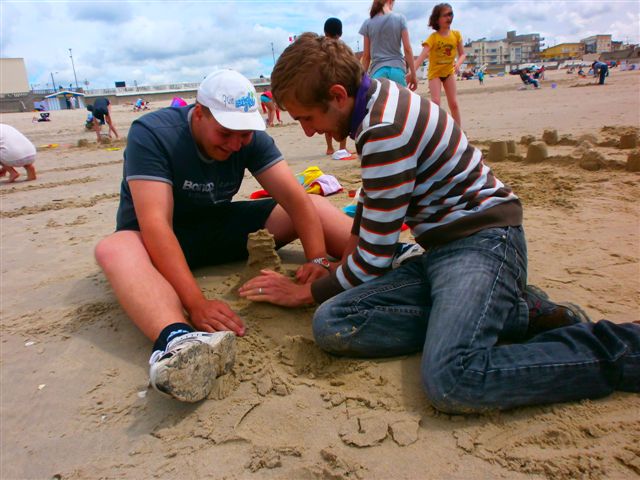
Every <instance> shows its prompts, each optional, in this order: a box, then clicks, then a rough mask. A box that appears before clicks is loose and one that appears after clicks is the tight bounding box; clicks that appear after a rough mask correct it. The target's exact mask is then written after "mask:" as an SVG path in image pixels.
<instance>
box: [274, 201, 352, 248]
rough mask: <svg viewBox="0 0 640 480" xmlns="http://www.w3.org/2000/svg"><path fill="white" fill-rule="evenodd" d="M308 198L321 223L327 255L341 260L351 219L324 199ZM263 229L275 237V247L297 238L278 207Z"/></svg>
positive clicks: (293, 229) (289, 219) (287, 218)
mask: <svg viewBox="0 0 640 480" xmlns="http://www.w3.org/2000/svg"><path fill="white" fill-rule="evenodd" d="M309 198H310V199H311V201H312V202H313V206H314V207H315V209H316V212H317V214H318V218H320V222H321V223H322V229H323V230H324V242H325V245H326V247H327V253H328V254H329V255H331V256H332V257H334V258H342V254H343V252H344V249H345V247H346V245H347V242H348V240H349V237H350V236H351V225H352V224H353V219H351V218H350V217H348V216H347V215H345V214H344V213H343V212H342V211H340V210H338V209H337V208H336V207H334V206H333V205H331V203H329V201H328V200H327V199H326V198H324V197H320V196H318V195H309ZM265 227H266V228H267V230H269V232H271V234H272V235H273V236H274V237H275V241H276V244H277V245H286V244H287V243H290V242H292V241H293V240H295V239H296V238H298V234H297V233H296V231H295V228H294V226H293V222H292V221H291V218H290V217H289V215H288V214H287V212H285V210H284V208H282V207H281V206H280V205H277V206H276V208H274V209H273V211H272V212H271V215H269V218H268V219H267V223H266V224H265Z"/></svg>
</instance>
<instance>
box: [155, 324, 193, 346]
mask: <svg viewBox="0 0 640 480" xmlns="http://www.w3.org/2000/svg"><path fill="white" fill-rule="evenodd" d="M191 332H195V330H194V329H193V328H192V327H191V325H189V324H188V323H183V322H178V323H172V324H171V325H167V326H166V327H164V328H163V329H162V331H161V332H160V335H158V339H157V340H156V342H155V343H154V344H153V350H152V352H155V351H156V350H161V351H163V352H164V349H165V348H167V343H169V342H170V341H171V340H173V339H174V338H176V337H179V336H180V335H184V334H185V333H191Z"/></svg>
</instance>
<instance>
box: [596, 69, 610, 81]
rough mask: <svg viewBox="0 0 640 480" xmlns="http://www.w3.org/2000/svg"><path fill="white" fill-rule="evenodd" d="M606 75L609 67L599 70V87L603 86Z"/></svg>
mask: <svg viewBox="0 0 640 480" xmlns="http://www.w3.org/2000/svg"><path fill="white" fill-rule="evenodd" d="M608 73H609V67H607V66H604V67H601V68H600V79H599V82H598V83H599V84H600V85H604V78H605V77H606V76H607V74H608Z"/></svg>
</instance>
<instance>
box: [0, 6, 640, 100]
mask: <svg viewBox="0 0 640 480" xmlns="http://www.w3.org/2000/svg"><path fill="white" fill-rule="evenodd" d="M451 3H452V5H453V8H454V12H455V15H456V16H455V19H454V28H456V29H458V30H461V31H462V33H463V36H464V38H465V40H466V39H472V40H474V39H478V38H481V37H487V38H491V39H498V38H504V37H505V36H506V32H507V30H517V32H518V33H540V34H541V35H543V36H545V37H547V38H548V44H550V43H560V42H563V41H578V40H580V39H581V38H584V37H586V36H588V35H592V34H595V33H612V34H613V36H614V39H615V40H629V41H631V42H638V41H639V40H640V39H639V38H638V37H639V36H640V33H639V32H638V22H639V21H640V16H639V12H638V2H637V1H636V0H631V1H616V2H594V1H582V0H575V1H550V0H540V1H511V2H501V1H459V2H451ZM434 4H435V2H432V1H429V2H427V1H423V0H413V1H409V0H397V2H396V4H395V10H396V11H398V12H400V13H403V14H404V15H405V16H406V17H407V20H408V25H409V32H410V36H411V40H412V45H413V49H414V52H418V51H419V50H420V49H421V46H420V43H421V41H422V40H424V39H425V38H426V37H427V36H428V35H429V34H430V33H431V31H430V29H429V28H428V25H427V23H428V18H429V15H430V13H431V9H432V8H433V5H434ZM369 7H370V2H369V1H366V0H362V1H360V0H356V1H344V0H342V1H339V0H325V1H323V0H318V1H301V0H298V1H296V0H291V1H285V0H272V1H269V2H266V1H240V0H238V1H226V0H223V1H215V2H214V1H185V2H159V1H149V2H141V1H131V2H125V1H111V2H109V1H100V2H98V1H92V2H85V1H81V2H78V1H69V2H66V3H65V2H55V3H46V2H35V1H33V2H15V3H7V2H0V22H1V24H0V53H1V54H2V56H7V57H23V58H24V59H25V63H26V65H27V69H28V74H29V79H30V82H31V83H37V84H40V88H44V87H45V86H46V84H47V83H49V84H50V83H51V78H50V76H51V75H50V74H51V73H52V72H53V73H54V77H55V81H56V83H57V84H58V83H60V84H63V85H68V84H69V83H70V82H74V79H73V71H72V69H71V61H70V59H69V50H68V49H69V48H72V49H73V57H74V61H75V67H76V72H77V75H78V81H79V82H84V80H85V79H88V80H89V82H90V88H101V87H112V86H113V82H114V81H116V80H125V81H126V82H127V83H128V84H133V81H134V80H135V81H137V82H138V84H140V85H142V84H149V83H153V82H156V81H161V82H163V83H164V82H182V81H199V80H201V79H202V78H203V76H204V75H206V74H207V73H209V72H210V71H212V70H213V69H215V68H220V67H231V68H236V69H238V70H240V71H241V72H242V73H244V74H245V75H247V76H258V75H260V74H264V75H269V74H270V72H271V69H272V68H273V57H272V52H271V44H272V43H273V49H274V51H275V55H276V57H277V56H278V55H279V54H280V53H282V51H283V50H284V49H285V48H286V47H287V45H288V44H289V42H288V36H289V34H291V33H293V34H298V33H301V32H304V31H314V32H318V33H322V27H323V25H324V21H325V20H326V19H327V18H328V17H331V16H335V17H338V18H340V19H341V20H342V22H343V37H342V39H343V40H344V41H345V42H346V43H347V44H348V45H349V46H350V47H351V48H352V49H354V50H355V49H356V48H357V47H358V46H359V47H360V48H362V37H361V36H360V35H359V34H358V31H359V29H360V26H361V25H362V22H363V21H364V20H365V19H366V18H368V16H369ZM56 72H57V73H56Z"/></svg>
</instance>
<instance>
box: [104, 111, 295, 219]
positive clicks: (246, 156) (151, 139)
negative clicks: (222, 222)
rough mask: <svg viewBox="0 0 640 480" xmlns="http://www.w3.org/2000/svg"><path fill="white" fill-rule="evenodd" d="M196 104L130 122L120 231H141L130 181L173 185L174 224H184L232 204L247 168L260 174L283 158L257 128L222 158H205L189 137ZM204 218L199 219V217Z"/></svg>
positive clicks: (121, 190)
mask: <svg viewBox="0 0 640 480" xmlns="http://www.w3.org/2000/svg"><path fill="white" fill-rule="evenodd" d="M192 108H193V105H189V106H187V107H180V108H172V107H169V108H164V109H162V110H158V111H156V112H152V113H148V114H146V115H144V116H142V117H140V118H139V119H138V120H136V121H135V122H133V123H132V124H131V128H130V129H129V135H128V137H127V148H126V150H125V152H124V174H123V180H122V185H121V187H120V206H119V207H118V214H117V222H116V223H117V224H116V229H117V230H139V229H140V227H139V225H138V220H137V218H136V213H135V210H134V207H133V200H132V198H131V191H130V190H129V184H128V183H127V182H128V181H130V180H152V181H158V182H165V183H168V184H169V185H171V186H172V187H173V204H174V206H173V223H174V225H176V224H180V223H181V222H183V221H188V220H189V219H192V218H193V219H196V217H197V216H198V215H199V214H201V213H202V212H203V210H206V209H207V208H211V207H212V206H215V205H220V204H224V203H228V202H231V199H232V198H233V196H234V195H235V194H236V193H237V192H238V190H239V189H240V185H241V183H242V179H243V177H244V172H245V169H248V170H249V171H250V172H251V174H252V175H254V176H255V175H258V174H260V173H262V172H263V171H265V170H266V169H268V168H270V167H272V166H273V165H275V164H276V163H278V162H279V161H281V160H282V159H283V157H282V154H281V153H280V150H278V148H277V147H276V145H275V142H274V141H273V139H272V138H271V137H270V136H269V135H267V134H266V133H265V132H254V135H253V138H252V140H251V142H250V143H249V144H248V145H246V146H245V147H243V148H242V149H241V150H240V151H238V152H235V153H233V154H231V156H230V157H229V158H228V159H227V160H224V161H216V160H213V159H210V158H208V157H206V155H205V154H203V153H201V152H200V151H199V150H198V147H197V146H196V143H195V140H194V139H193V137H192V136H191V129H190V126H189V121H190V116H189V112H190V111H191V109H192ZM200 219H201V218H200Z"/></svg>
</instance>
